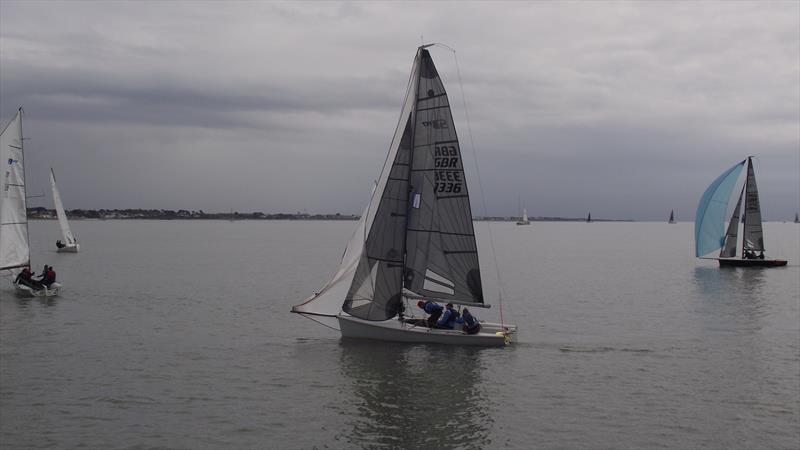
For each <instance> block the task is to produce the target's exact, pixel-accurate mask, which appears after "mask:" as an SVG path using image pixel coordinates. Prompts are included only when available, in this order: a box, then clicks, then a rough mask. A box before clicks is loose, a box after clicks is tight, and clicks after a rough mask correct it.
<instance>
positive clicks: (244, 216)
mask: <svg viewBox="0 0 800 450" xmlns="http://www.w3.org/2000/svg"><path fill="white" fill-rule="evenodd" d="M67 218H69V220H132V219H133V220H136V219H142V220H229V221H237V220H350V221H355V220H359V219H360V218H361V216H357V215H353V214H340V213H335V214H306V213H276V214H264V213H262V212H258V211H256V212H250V213H239V212H236V211H234V212H230V213H206V212H204V211H202V210H200V211H188V210H185V209H180V210H177V211H175V210H170V209H100V210H94V209H73V210H70V211H67ZM28 219H31V220H55V219H56V212H55V210H52V209H47V208H43V207H38V208H28ZM473 220H475V221H479V222H516V221H518V220H520V218H519V217H513V216H478V217H474V218H473ZM529 220H530V221H531V222H585V221H586V218H570V217H531V218H529ZM592 221H593V222H635V220H631V219H592Z"/></svg>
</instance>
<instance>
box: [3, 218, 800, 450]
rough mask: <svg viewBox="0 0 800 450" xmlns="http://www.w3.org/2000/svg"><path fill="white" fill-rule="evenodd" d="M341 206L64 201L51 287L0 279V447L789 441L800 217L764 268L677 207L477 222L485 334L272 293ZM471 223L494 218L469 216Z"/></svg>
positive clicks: (44, 239) (323, 270) (794, 441)
mask: <svg viewBox="0 0 800 450" xmlns="http://www.w3.org/2000/svg"><path fill="white" fill-rule="evenodd" d="M354 226H355V222H272V221H267V222H253V221H242V222H222V221H219V222H216V221H215V222H211V221H209V222H204V221H189V222H183V221H169V222H167V221H76V222H74V223H73V227H74V231H75V233H76V235H77V236H78V238H79V239H80V241H81V245H82V253H80V254H78V255H68V254H57V253H55V252H54V251H53V249H54V245H53V243H54V242H55V240H56V238H57V227H58V226H57V224H56V223H55V222H50V221H38V222H32V223H31V225H30V229H31V235H32V239H33V247H34V248H33V260H34V264H35V265H36V266H37V267H36V268H37V269H40V268H41V265H42V264H45V263H50V264H52V265H54V266H55V268H56V271H57V272H58V276H59V280H60V281H62V282H63V283H64V284H65V285H66V287H65V289H64V291H63V294H62V296H61V297H59V298H56V299H51V300H39V299H33V300H20V299H17V298H16V297H15V296H14V295H13V292H12V290H11V288H10V282H9V280H7V279H2V280H0V282H2V285H0V447H1V448H3V449H33V448H102V449H115V448H134V449H138V448H142V449H144V448H148V449H149V448H176V449H184V448H185V449H223V448H225V449H244V448H280V449H289V448H298V449H301V448H302V449H306V448H347V449H349V448H378V447H384V448H390V447H391V448H490V449H495V448H514V449H517V448H593V449H602V448H615V449H627V448H630V449H640V448H680V449H690V448H719V449H754V448H769V449H783V448H785V449H794V448H798V446H799V445H800V312H799V310H800V266H799V265H798V263H800V226H798V225H795V224H791V223H787V224H783V223H768V224H766V225H765V234H766V240H767V246H768V249H769V250H771V251H770V253H771V255H772V256H783V257H785V258H788V259H790V265H789V266H788V267H786V268H781V269H769V270H757V269H756V270H753V269H720V268H718V267H717V266H716V264H715V263H714V262H711V261H701V260H696V259H695V258H694V257H693V241H692V239H693V238H692V233H693V224H691V223H679V224H677V225H668V224H666V223H593V224H585V223H534V224H533V225H532V226H530V227H518V226H515V225H514V224H510V223H493V224H490V225H489V224H486V223H478V224H477V226H476V231H477V233H478V236H479V244H480V246H481V250H482V253H481V257H482V260H481V263H482V265H483V266H484V271H483V272H484V278H485V279H484V284H485V285H486V294H487V297H488V298H490V299H493V300H491V303H493V308H492V309H490V310H476V311H475V312H476V313H477V314H478V315H479V317H481V318H486V319H497V318H498V314H499V312H500V309H501V308H500V307H499V306H500V304H499V302H498V301H497V296H498V291H499V288H498V286H499V284H498V283H497V279H496V278H497V277H496V276H495V273H496V272H495V263H494V261H493V259H492V258H491V257H490V254H491V251H490V250H491V247H492V246H491V245H490V240H489V234H490V233H489V231H491V235H492V237H493V241H494V247H495V249H496V254H497V266H498V267H499V273H500V276H501V278H502V286H503V305H502V312H503V316H504V320H505V321H508V322H515V323H517V324H518V325H519V327H520V331H519V342H518V343H517V344H516V345H514V346H511V347H508V348H504V349H465V348H450V347H445V346H432V345H394V344H387V343H370V342H355V343H353V342H346V341H341V340H340V338H339V335H338V332H335V331H332V330H329V329H327V328H324V327H322V326H319V325H318V324H316V323H314V322H312V321H310V320H308V319H305V318H303V317H301V316H298V315H294V314H291V313H289V309H290V307H291V306H292V305H293V304H296V303H298V302H300V301H301V300H302V299H303V298H305V297H306V296H308V295H310V294H311V293H313V292H314V290H316V289H318V288H320V287H321V286H322V285H323V284H324V283H325V282H326V281H327V279H328V277H330V276H331V275H332V273H333V272H334V271H335V270H336V267H337V265H338V262H339V258H340V257H341V253H342V251H343V248H344V245H345V242H346V241H347V239H348V238H349V236H350V233H351V232H352V230H353V228H354ZM489 227H490V228H489Z"/></svg>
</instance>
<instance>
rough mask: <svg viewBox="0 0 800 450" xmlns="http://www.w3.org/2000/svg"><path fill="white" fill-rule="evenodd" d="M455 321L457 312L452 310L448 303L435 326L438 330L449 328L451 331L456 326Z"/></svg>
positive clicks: (450, 304) (451, 305)
mask: <svg viewBox="0 0 800 450" xmlns="http://www.w3.org/2000/svg"><path fill="white" fill-rule="evenodd" d="M456 319H458V311H456V310H455V309H453V304H452V303H448V304H447V305H446V308H445V310H444V314H442V317H440V318H439V321H438V322H436V326H438V327H439V328H449V329H451V330H452V329H453V328H455V326H456Z"/></svg>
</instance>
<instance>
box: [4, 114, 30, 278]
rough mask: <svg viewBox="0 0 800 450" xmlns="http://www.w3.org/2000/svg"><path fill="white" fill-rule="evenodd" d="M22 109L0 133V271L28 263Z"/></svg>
mask: <svg viewBox="0 0 800 450" xmlns="http://www.w3.org/2000/svg"><path fill="white" fill-rule="evenodd" d="M22 145H23V143H22V108H20V110H19V111H18V112H17V114H16V115H15V116H14V118H13V119H12V120H11V121H10V122H9V123H8V124H7V125H6V126H5V128H3V131H2V133H0V165H2V171H0V189H2V191H0V270H5V269H14V268H18V267H24V266H27V265H29V264H30V249H29V248H28V217H27V205H26V199H25V170H24V164H25V162H24V155H23V150H22Z"/></svg>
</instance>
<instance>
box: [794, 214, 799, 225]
mask: <svg viewBox="0 0 800 450" xmlns="http://www.w3.org/2000/svg"><path fill="white" fill-rule="evenodd" d="M794 223H800V216H798V215H797V213H794Z"/></svg>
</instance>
